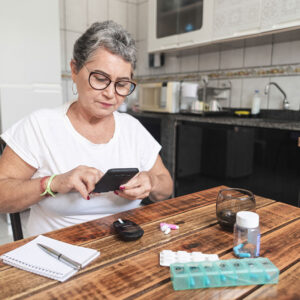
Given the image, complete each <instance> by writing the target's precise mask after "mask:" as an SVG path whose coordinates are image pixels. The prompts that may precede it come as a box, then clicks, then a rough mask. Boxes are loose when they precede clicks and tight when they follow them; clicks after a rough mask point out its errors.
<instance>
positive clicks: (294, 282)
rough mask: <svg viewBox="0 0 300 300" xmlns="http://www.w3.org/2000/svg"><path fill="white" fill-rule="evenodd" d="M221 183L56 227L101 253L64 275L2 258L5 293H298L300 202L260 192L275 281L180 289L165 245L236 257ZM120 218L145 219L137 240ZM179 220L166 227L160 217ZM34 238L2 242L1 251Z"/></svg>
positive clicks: (65, 237)
mask: <svg viewBox="0 0 300 300" xmlns="http://www.w3.org/2000/svg"><path fill="white" fill-rule="evenodd" d="M220 188H221V187H216V188H213V189H209V190H205V191H201V192H197V193H193V194H189V195H185V196H181V197H178V198H173V199H169V200H166V201H163V202H159V203H155V204H151V205H148V206H146V207H141V208H138V209H134V210H130V211H127V212H124V213H120V214H116V215H112V216H109V217H105V218H102V219H98V220H95V221H91V222H87V223H83V224H80V225H76V226H72V227H68V228H65V229H61V230H58V231H53V232H50V233H48V234H45V235H46V236H49V237H51V238H55V239H58V240H61V241H64V242H68V243H71V244H76V245H81V246H85V247H89V248H93V249H97V250H99V251H101V255H100V257H98V258H97V259H95V260H94V261H93V262H92V263H91V264H89V265H88V266H87V267H85V268H84V269H83V270H81V271H80V272H78V273H77V274H76V275H75V276H73V277H71V278H70V279H69V280H68V281H66V282H64V283H61V282H58V281H55V280H52V279H48V278H46V277H42V276H39V275H36V274H32V273H29V272H26V271H23V270H19V269H16V268H13V267H10V266H7V265H5V264H3V263H2V262H0V299H22V298H23V299H25V298H26V299H43V300H45V299H89V298H90V299H300V209H299V208H296V207H293V206H290V205H287V204H283V203H279V202H275V201H273V200H270V199H266V198H263V197H259V196H257V197H256V201H257V212H258V214H259V215H260V226H261V256H263V257H267V258H269V259H270V260H271V261H272V262H273V263H274V264H275V265H276V266H277V267H278V268H279V269H280V278H279V283H278V284H277V285H263V286H255V285H252V286H239V287H227V288H208V289H197V290H185V291H174V290H173V288H172V283H171V281H170V271H169V268H168V267H161V266H160V265H159V253H160V251H162V250H165V249H169V250H173V251H178V250H184V251H201V252H203V253H217V254H218V255H219V257H220V259H230V258H234V256H233V253H232V244H233V235H232V233H229V232H226V231H223V230H221V228H220V226H219V225H218V223H217V219H216V207H215V203H216V197H217V193H218V191H219V189H220ZM118 218H123V219H130V220H132V221H135V222H136V223H138V224H140V225H141V227H142V228H143V229H144V231H145V233H144V236H143V237H142V238H141V239H140V240H137V241H132V242H122V241H120V240H118V239H117V237H116V235H115V233H114V231H113V229H112V227H111V224H112V223H113V221H115V220H117V219H118ZM160 222H167V223H176V224H178V225H179V226H180V228H179V230H172V232H171V233H170V234H168V235H165V234H164V233H163V232H161V231H160V227H159V223H160ZM29 240H30V239H25V240H21V241H17V242H14V243H9V244H5V245H2V246H0V255H1V254H3V253H5V252H7V251H9V250H12V249H15V248H17V247H18V246H20V245H23V244H24V243H26V242H28V241H29Z"/></svg>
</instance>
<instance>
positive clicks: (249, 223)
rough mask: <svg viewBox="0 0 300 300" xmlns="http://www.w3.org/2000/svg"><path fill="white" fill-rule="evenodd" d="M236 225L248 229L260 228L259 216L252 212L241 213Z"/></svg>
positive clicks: (238, 214)
mask: <svg viewBox="0 0 300 300" xmlns="http://www.w3.org/2000/svg"><path fill="white" fill-rule="evenodd" d="M236 224H237V225H238V226H241V227H246V228H255V227H258V225H259V215H258V214H257V213H254V212H251V211H239V212H238V213H237V214H236Z"/></svg>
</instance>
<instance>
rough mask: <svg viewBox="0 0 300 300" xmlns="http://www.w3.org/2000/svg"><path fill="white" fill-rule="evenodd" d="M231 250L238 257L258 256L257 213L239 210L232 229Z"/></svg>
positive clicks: (258, 230)
mask: <svg viewBox="0 0 300 300" xmlns="http://www.w3.org/2000/svg"><path fill="white" fill-rule="evenodd" d="M233 235H234V240H233V252H234V254H235V256H237V257H239V258H250V257H258V256H259V249H260V229H259V215H258V214H257V213H254V212H251V211H239V212H238V213H237V214H236V223H235V224H234V229H233Z"/></svg>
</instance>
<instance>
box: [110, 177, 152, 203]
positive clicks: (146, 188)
mask: <svg viewBox="0 0 300 300" xmlns="http://www.w3.org/2000/svg"><path fill="white" fill-rule="evenodd" d="M152 187H153V176H152V175H150V173H149V172H140V173H138V174H137V175H136V176H134V177H133V178H132V179H130V180H129V181H128V182H127V183H126V184H124V185H122V186H120V189H119V190H117V191H115V193H116V194H117V195H119V196H120V197H122V198H126V199H128V200H136V199H143V198H146V197H148V196H149V194H150V193H151V191H152Z"/></svg>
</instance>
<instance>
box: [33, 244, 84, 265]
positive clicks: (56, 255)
mask: <svg viewBox="0 0 300 300" xmlns="http://www.w3.org/2000/svg"><path fill="white" fill-rule="evenodd" d="M37 245H38V246H39V247H40V248H41V249H42V250H43V251H45V252H46V253H47V254H49V255H51V256H53V257H54V258H56V259H58V260H59V261H61V262H62V263H64V264H66V265H68V266H70V267H72V268H73V269H75V270H80V269H81V264H80V263H78V262H76V261H74V260H73V259H71V258H69V257H67V256H65V255H63V254H62V253H59V252H58V251H56V250H54V249H52V248H50V247H48V246H45V245H42V244H39V243H37Z"/></svg>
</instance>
